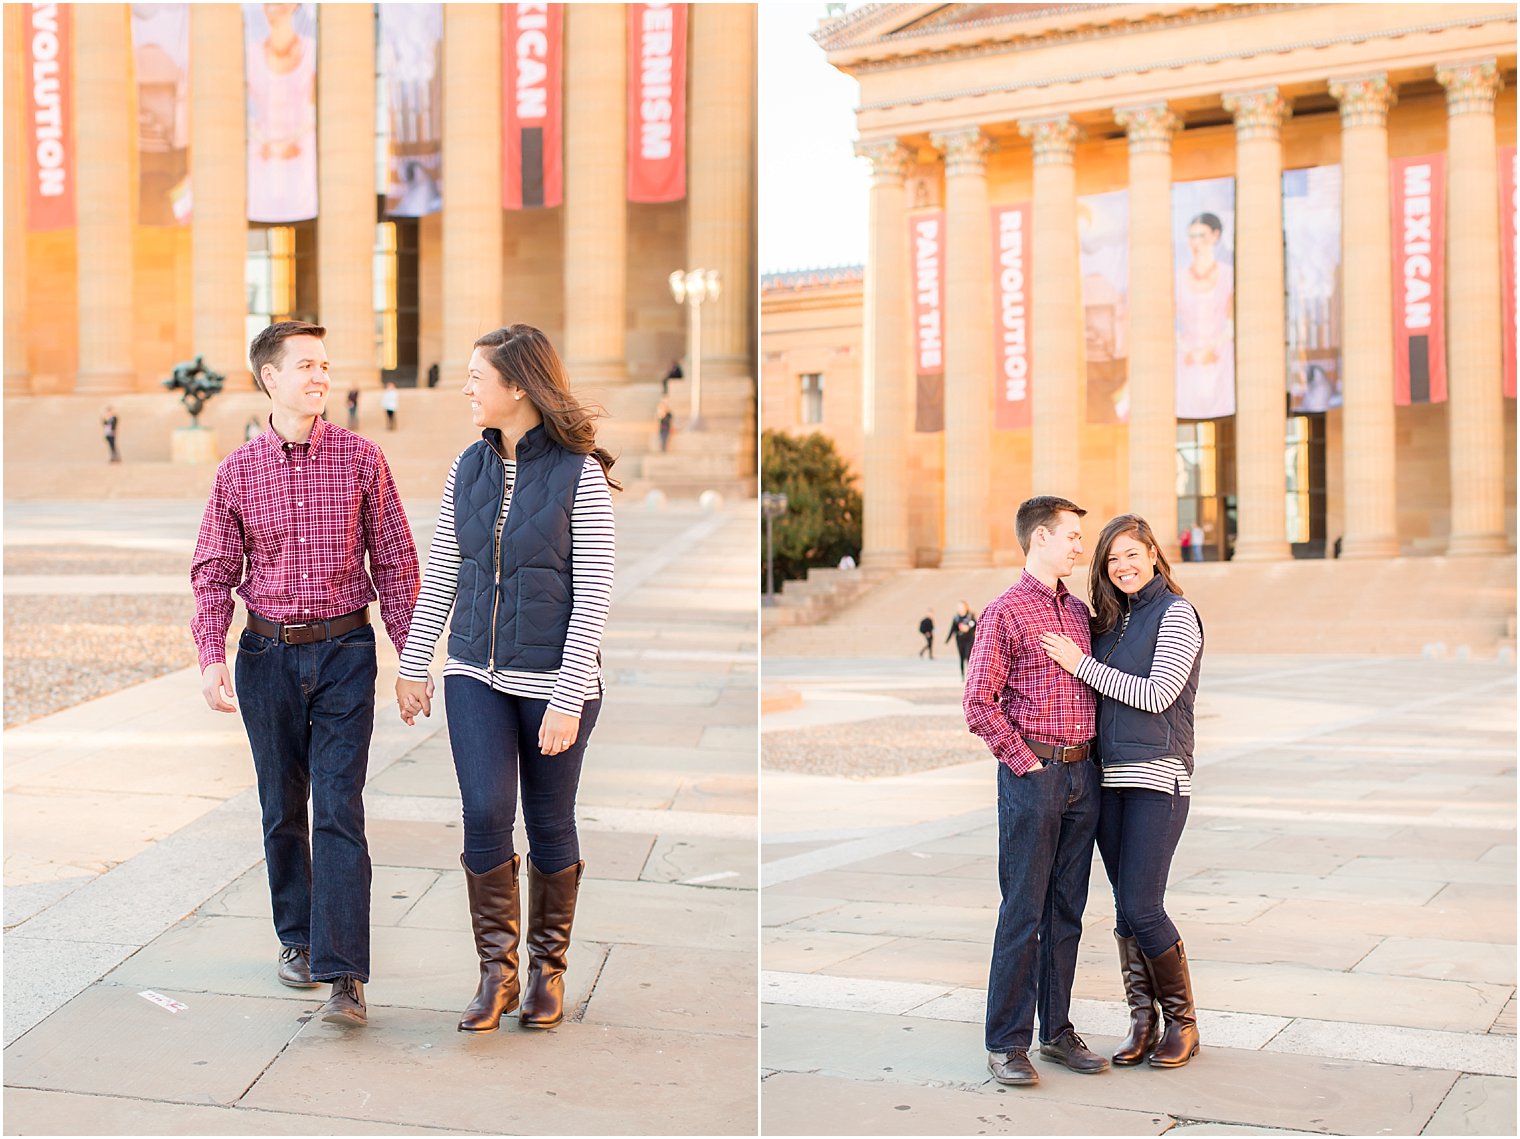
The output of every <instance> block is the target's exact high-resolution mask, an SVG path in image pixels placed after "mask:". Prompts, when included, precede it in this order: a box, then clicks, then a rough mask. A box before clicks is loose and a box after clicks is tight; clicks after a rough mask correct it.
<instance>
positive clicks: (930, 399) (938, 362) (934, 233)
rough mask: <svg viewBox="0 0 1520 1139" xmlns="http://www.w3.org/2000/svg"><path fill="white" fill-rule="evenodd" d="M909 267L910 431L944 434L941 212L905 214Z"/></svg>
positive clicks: (942, 228) (943, 263)
mask: <svg viewBox="0 0 1520 1139" xmlns="http://www.w3.org/2000/svg"><path fill="white" fill-rule="evenodd" d="M908 256H909V258H910V260H911V262H912V265H913V281H912V289H913V374H914V376H915V384H914V388H915V392H916V395H915V398H914V401H913V407H914V412H913V430H915V431H923V432H933V431H943V430H944V429H945V211H944V210H925V211H922V212H917V213H910V214H909V215H908Z"/></svg>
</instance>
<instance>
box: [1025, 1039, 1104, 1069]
mask: <svg viewBox="0 0 1520 1139" xmlns="http://www.w3.org/2000/svg"><path fill="white" fill-rule="evenodd" d="M1040 1055H1041V1056H1044V1057H1045V1058H1046V1059H1047V1060H1054V1061H1055V1062H1056V1063H1057V1064H1065V1065H1066V1066H1067V1067H1068V1068H1070V1069H1071V1070H1072V1071H1073V1072H1081V1073H1082V1074H1083V1075H1084V1076H1091V1075H1096V1074H1097V1073H1098V1072H1106V1071H1108V1061H1107V1060H1106V1059H1104V1058H1103V1057H1102V1056H1099V1055H1098V1054H1097V1053H1096V1052H1094V1051H1093V1050H1092V1049H1090V1048H1088V1046H1087V1045H1086V1044H1084V1043H1083V1042H1082V1038H1081V1037H1080V1036H1078V1035H1077V1034H1076V1031H1075V1030H1074V1029H1070V1028H1068V1029H1067V1030H1066V1031H1065V1032H1063V1033H1061V1035H1060V1036H1058V1037H1056V1038H1055V1039H1054V1040H1052V1041H1051V1042H1050V1043H1049V1044H1041V1045H1040Z"/></svg>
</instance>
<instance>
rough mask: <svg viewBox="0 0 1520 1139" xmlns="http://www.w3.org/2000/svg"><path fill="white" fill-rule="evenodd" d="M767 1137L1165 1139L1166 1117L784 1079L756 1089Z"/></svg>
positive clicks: (1010, 1092) (946, 1091) (1020, 1097)
mask: <svg viewBox="0 0 1520 1139" xmlns="http://www.w3.org/2000/svg"><path fill="white" fill-rule="evenodd" d="M760 1104H761V1111H762V1113H763V1117H764V1121H765V1122H764V1127H765V1134H767V1135H1043V1134H1054V1133H1056V1132H1069V1133H1075V1134H1081V1135H1160V1134H1161V1133H1162V1132H1167V1133H1168V1134H1172V1133H1174V1132H1173V1131H1169V1130H1168V1128H1170V1127H1171V1124H1172V1120H1171V1118H1170V1117H1168V1116H1162V1115H1153V1114H1146V1113H1145V1112H1141V1111H1125V1110H1115V1109H1113V1108H1107V1107H1088V1106H1085V1105H1080V1104H1069V1103H1050V1102H1048V1101H1044V1100H1042V1099H1041V1098H1040V1097H1039V1096H1038V1095H1029V1094H1021V1093H1020V1092H1018V1091H1017V1090H1015V1089H1012V1088H1009V1089H1006V1090H1000V1091H999V1092H998V1093H995V1097H994V1096H988V1095H983V1094H980V1093H977V1092H966V1091H959V1090H956V1089H951V1088H939V1087H923V1088H913V1089H906V1088H904V1087H902V1086H900V1085H888V1084H871V1083H860V1082H857V1081H853V1080H840V1079H829V1078H827V1077H821V1076H815V1077H811V1078H806V1079H804V1078H802V1077H799V1076H794V1075H791V1074H789V1073H785V1072H783V1073H778V1074H777V1075H774V1076H771V1077H769V1078H768V1079H767V1080H766V1081H765V1082H764V1083H763V1084H762V1085H761V1086H760Z"/></svg>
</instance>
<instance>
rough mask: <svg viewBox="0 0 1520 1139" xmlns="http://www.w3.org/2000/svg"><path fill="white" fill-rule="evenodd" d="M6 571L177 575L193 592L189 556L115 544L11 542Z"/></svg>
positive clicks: (187, 590)
mask: <svg viewBox="0 0 1520 1139" xmlns="http://www.w3.org/2000/svg"><path fill="white" fill-rule="evenodd" d="M5 572H6V573H13V574H16V575H18V576H41V575H53V574H58V575H64V574H101V575H112V574H121V575H123V576H135V575H138V574H165V575H177V576H181V577H183V578H184V579H185V595H186V596H187V597H188V596H189V594H190V559H189V558H188V557H182V556H180V555H178V554H167V553H164V552H162V551H159V550H123V549H119V548H117V547H113V546H8V547H6V550H5Z"/></svg>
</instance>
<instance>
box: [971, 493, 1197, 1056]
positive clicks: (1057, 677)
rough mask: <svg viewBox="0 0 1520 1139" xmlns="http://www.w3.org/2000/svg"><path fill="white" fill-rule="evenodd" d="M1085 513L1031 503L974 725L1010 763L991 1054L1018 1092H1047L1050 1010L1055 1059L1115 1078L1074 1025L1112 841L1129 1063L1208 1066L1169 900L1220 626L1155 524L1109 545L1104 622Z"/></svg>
mask: <svg viewBox="0 0 1520 1139" xmlns="http://www.w3.org/2000/svg"><path fill="white" fill-rule="evenodd" d="M1085 513H1086V511H1084V510H1083V509H1082V508H1081V507H1079V506H1077V505H1076V504H1075V503H1072V502H1068V501H1067V500H1065V499H1062V498H1055V497H1050V496H1042V497H1038V498H1031V499H1029V500H1028V501H1026V502H1024V503H1023V504H1022V505H1021V506H1020V507H1019V510H1018V515H1017V518H1016V521H1015V528H1016V531H1017V534H1018V539H1019V544H1020V546H1022V547H1023V549H1024V552H1025V554H1026V555H1027V558H1026V561H1025V566H1024V570H1023V572H1022V573H1021V574H1020V576H1019V579H1018V581H1016V582H1015V583H1014V584H1013V586H1012V587H1011V588H1010V589H1008V591H1007V592H1005V593H1004V594H1003V595H1002V596H1000V597H999V598H997V599H996V600H995V601H993V602H992V603H991V604H989V605H988V606H987V608H986V609H985V611H984V612H983V613H982V616H981V620H980V622H979V624H978V628H977V637H976V642H975V645H974V647H973V648H972V652H971V665H970V669H969V671H968V675H967V679H966V689H965V695H964V698H963V707H964V710H965V713H966V722H967V724H968V725H969V726H970V728H971V731H972V732H974V733H975V734H976V735H978V736H980V737H981V738H982V739H983V740H984V741H985V742H986V744H987V747H988V748H989V749H990V750H991V752H992V754H993V755H994V756H995V757H996V758H997V759H998V761H999V764H998V882H999V886H1000V888H1001V891H1002V904H1001V906H1000V907H999V910H998V923H997V934H996V940H995V941H994V944H993V949H992V968H991V976H990V979H989V982H988V987H987V1022H986V1046H987V1053H988V1057H987V1066H988V1068H989V1070H990V1071H991V1072H992V1075H993V1078H994V1079H996V1080H997V1081H998V1082H999V1083H1002V1084H1014V1085H1017V1084H1035V1083H1038V1082H1039V1078H1040V1077H1039V1073H1038V1072H1037V1071H1036V1070H1035V1067H1034V1065H1033V1064H1032V1063H1031V1062H1030V1059H1029V1051H1030V1047H1031V1044H1032V1043H1033V1031H1034V1018H1035V1011H1036V1008H1038V1011H1039V1019H1040V1048H1039V1054H1040V1055H1041V1056H1042V1057H1043V1058H1045V1059H1048V1060H1051V1061H1053V1062H1055V1063H1058V1064H1061V1065H1064V1066H1065V1067H1067V1068H1069V1069H1071V1070H1072V1071H1075V1072H1081V1073H1089V1074H1091V1073H1098V1072H1104V1071H1107V1070H1108V1067H1109V1061H1108V1060H1106V1059H1104V1058H1103V1057H1101V1056H1098V1055H1096V1054H1095V1053H1093V1052H1092V1051H1091V1050H1090V1049H1089V1048H1088V1047H1087V1045H1086V1044H1085V1043H1084V1042H1083V1040H1082V1038H1081V1037H1080V1036H1078V1035H1077V1033H1076V1031H1075V1029H1074V1028H1073V1027H1072V1023H1071V1017H1070V1009H1071V990H1072V983H1073V980H1074V978H1075V974H1076V967H1077V948H1078V945H1079V943H1080V941H1081V938H1082V912H1083V910H1084V908H1085V907H1086V905H1087V887H1088V877H1089V872H1090V870H1091V866H1092V852H1093V844H1094V842H1095V841H1096V843H1097V847H1098V850H1099V852H1100V853H1101V855H1102V858H1103V866H1104V869H1105V870H1106V872H1107V874H1108V879H1109V882H1110V883H1111V884H1112V885H1113V891H1114V908H1115V922H1114V937H1115V939H1116V940H1117V941H1118V945H1119V962H1120V970H1121V972H1122V975H1123V978H1124V992H1125V1000H1126V1003H1127V1004H1128V1006H1129V1012H1130V1027H1129V1035H1128V1036H1127V1037H1126V1038H1125V1039H1124V1041H1123V1042H1122V1043H1121V1044H1120V1045H1119V1047H1118V1049H1117V1050H1116V1051H1115V1052H1114V1055H1113V1062H1114V1063H1115V1064H1119V1065H1131V1064H1138V1063H1140V1062H1141V1061H1142V1060H1148V1062H1149V1064H1150V1065H1151V1066H1152V1067H1157V1068H1175V1067H1180V1066H1182V1065H1183V1064H1186V1063H1187V1062H1188V1061H1189V1060H1191V1059H1192V1058H1193V1056H1194V1055H1196V1054H1197V1052H1198V1027H1197V1018H1196V1014H1195V1010H1194V1005H1193V993H1192V983H1191V981H1190V979H1189V977H1188V966H1187V954H1186V953H1185V952H1184V950H1183V946H1182V938H1181V935H1180V934H1179V933H1178V932H1177V927H1176V926H1175V925H1174V924H1173V923H1172V920H1171V918H1169V917H1168V916H1167V913H1166V906H1165V895H1166V879H1167V872H1168V870H1169V868H1170V866H1171V860H1172V855H1173V853H1174V852H1175V851H1176V849H1177V842H1178V839H1180V838H1181V836H1182V828H1183V826H1184V824H1185V823H1186V822H1187V814H1188V801H1189V797H1190V795H1191V793H1192V771H1193V703H1194V698H1195V696H1196V694H1197V690H1198V673H1199V666H1200V663H1201V661H1202V657H1203V625H1202V622H1201V620H1200V619H1199V617H1198V614H1197V612H1196V611H1195V610H1194V609H1193V607H1192V605H1190V604H1189V603H1188V602H1187V601H1185V600H1183V597H1182V590H1181V588H1180V587H1179V586H1178V585H1177V583H1176V581H1175V580H1174V579H1173V577H1172V572H1171V567H1170V566H1169V565H1168V564H1167V560H1166V556H1165V554H1163V553H1162V550H1161V547H1160V544H1159V543H1158V542H1157V541H1156V537H1155V535H1154V534H1153V533H1152V532H1151V528H1150V526H1149V525H1148V524H1147V523H1146V521H1145V519H1143V518H1141V517H1140V516H1139V515H1137V514H1121V515H1120V516H1118V517H1117V518H1115V519H1113V520H1112V521H1111V522H1109V523H1108V524H1107V525H1106V526H1105V527H1104V528H1103V531H1102V533H1101V534H1100V535H1099V537H1098V543H1097V548H1096V549H1095V550H1094V551H1093V558H1092V563H1091V565H1090V567H1089V579H1090V587H1091V597H1092V611H1091V612H1089V610H1088V607H1087V605H1086V604H1084V603H1083V601H1082V600H1081V599H1080V598H1078V597H1076V596H1075V595H1074V594H1072V593H1071V592H1070V591H1069V590H1068V589H1067V588H1066V585H1065V583H1064V582H1063V581H1062V579H1063V578H1065V577H1067V576H1069V575H1070V574H1071V572H1072V569H1073V567H1074V566H1075V564H1076V560H1077V558H1078V556H1079V555H1081V553H1082V552H1083V551H1082V523H1081V519H1082V516H1083V515H1084V514H1085ZM1158 1005H1159V1006H1160V1007H1159V1012H1158V1008H1157V1006H1158Z"/></svg>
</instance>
